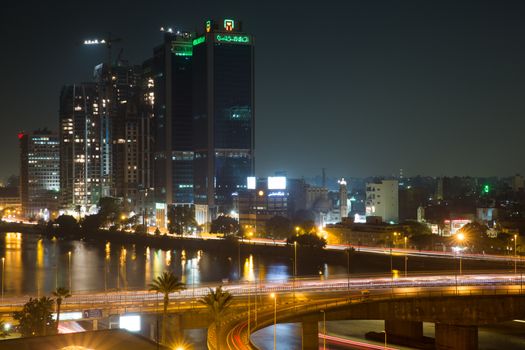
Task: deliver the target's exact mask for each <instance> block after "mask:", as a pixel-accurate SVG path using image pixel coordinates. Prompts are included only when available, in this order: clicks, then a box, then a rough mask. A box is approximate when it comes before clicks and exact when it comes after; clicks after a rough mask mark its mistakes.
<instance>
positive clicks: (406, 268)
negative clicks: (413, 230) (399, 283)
mask: <svg viewBox="0 0 525 350" xmlns="http://www.w3.org/2000/svg"><path fill="white" fill-rule="evenodd" d="M404 240H405V277H407V275H408V252H407V236H405V238H404Z"/></svg>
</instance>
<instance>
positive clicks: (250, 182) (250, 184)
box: [246, 176, 256, 190]
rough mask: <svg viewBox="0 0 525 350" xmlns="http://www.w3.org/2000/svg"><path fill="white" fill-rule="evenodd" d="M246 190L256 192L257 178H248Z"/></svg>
mask: <svg viewBox="0 0 525 350" xmlns="http://www.w3.org/2000/svg"><path fill="white" fill-rule="evenodd" d="M246 180H247V181H246V182H247V183H246V185H247V186H246V188H247V189H249V190H255V187H256V180H255V176H249V177H248V178H246Z"/></svg>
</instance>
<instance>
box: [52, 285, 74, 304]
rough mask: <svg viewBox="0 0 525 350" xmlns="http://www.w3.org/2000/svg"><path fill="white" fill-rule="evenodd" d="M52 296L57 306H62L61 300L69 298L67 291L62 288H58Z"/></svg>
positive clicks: (69, 294)
mask: <svg viewBox="0 0 525 350" xmlns="http://www.w3.org/2000/svg"><path fill="white" fill-rule="evenodd" d="M52 294H53V296H54V297H55V298H56V299H57V304H62V300H63V299H65V298H69V297H71V293H70V292H69V289H66V288H64V287H58V288H57V290H55V291H53V293H52Z"/></svg>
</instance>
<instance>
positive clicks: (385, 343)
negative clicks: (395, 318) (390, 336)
mask: <svg viewBox="0 0 525 350" xmlns="http://www.w3.org/2000/svg"><path fill="white" fill-rule="evenodd" d="M381 333H385V350H386V349H387V345H386V330H384V331H382V332H381Z"/></svg>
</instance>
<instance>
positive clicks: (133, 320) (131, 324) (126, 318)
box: [119, 315, 140, 332]
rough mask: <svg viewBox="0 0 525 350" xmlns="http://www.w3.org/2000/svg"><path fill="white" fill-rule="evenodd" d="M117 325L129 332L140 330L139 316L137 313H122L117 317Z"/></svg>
mask: <svg viewBox="0 0 525 350" xmlns="http://www.w3.org/2000/svg"><path fill="white" fill-rule="evenodd" d="M119 327H120V328H121V329H125V330H128V331H130V332H138V331H140V316H139V315H123V316H120V319H119Z"/></svg>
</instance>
